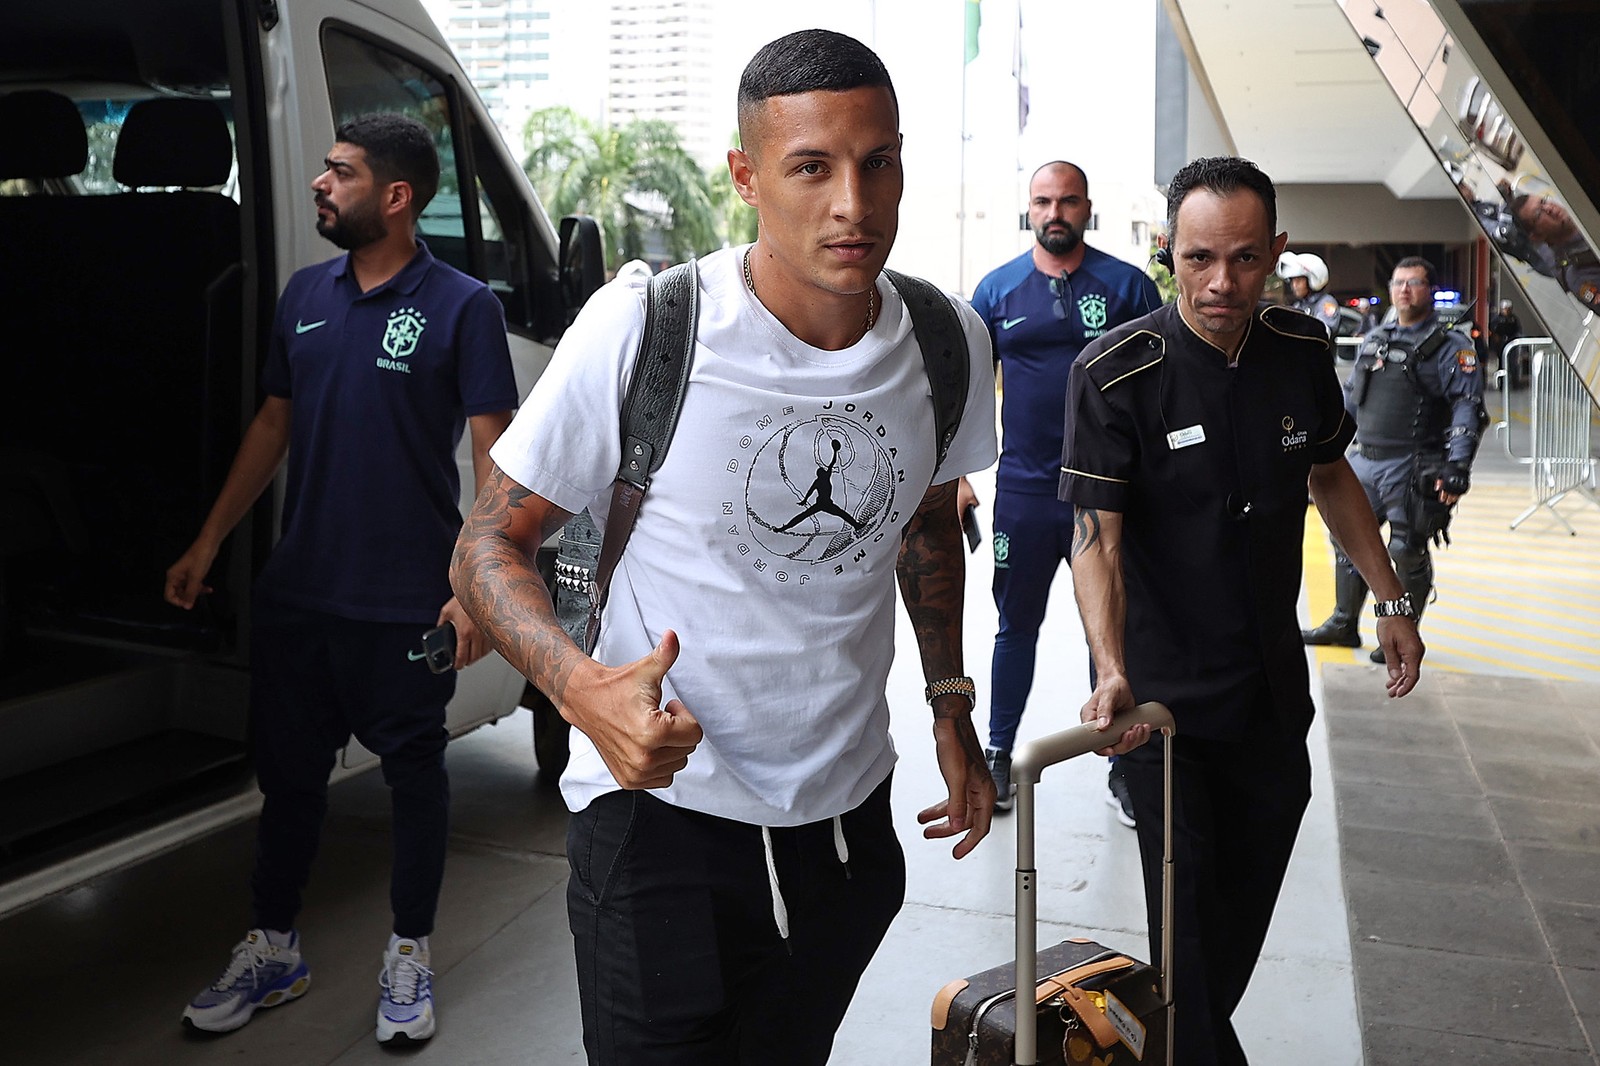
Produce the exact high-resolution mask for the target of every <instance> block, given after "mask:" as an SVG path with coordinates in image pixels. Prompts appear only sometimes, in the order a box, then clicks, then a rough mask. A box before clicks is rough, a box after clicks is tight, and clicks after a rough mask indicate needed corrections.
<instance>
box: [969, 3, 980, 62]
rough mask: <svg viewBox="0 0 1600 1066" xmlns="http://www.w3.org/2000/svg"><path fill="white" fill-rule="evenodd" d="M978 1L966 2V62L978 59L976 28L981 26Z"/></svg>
mask: <svg viewBox="0 0 1600 1066" xmlns="http://www.w3.org/2000/svg"><path fill="white" fill-rule="evenodd" d="M978 3H979V0H967V62H968V63H970V62H972V61H973V60H974V59H977V58H978V27H979V26H982V25H983V12H982V10H980V9H979V7H978Z"/></svg>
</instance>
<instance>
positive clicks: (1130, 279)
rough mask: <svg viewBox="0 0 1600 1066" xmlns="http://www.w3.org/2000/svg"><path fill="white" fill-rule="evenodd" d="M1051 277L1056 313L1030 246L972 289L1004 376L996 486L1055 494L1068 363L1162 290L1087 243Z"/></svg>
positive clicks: (1155, 303) (1154, 304) (1145, 308)
mask: <svg viewBox="0 0 1600 1066" xmlns="http://www.w3.org/2000/svg"><path fill="white" fill-rule="evenodd" d="M1054 279H1055V280H1056V281H1057V287H1058V288H1060V289H1061V296H1060V298H1059V299H1060V303H1059V307H1060V308H1061V310H1062V312H1063V314H1062V316H1060V317H1058V316H1057V314H1056V308H1057V306H1058V304H1057V299H1058V298H1057V296H1056V294H1055V293H1053V292H1051V291H1050V282H1051V280H1052V275H1049V274H1045V273H1042V272H1040V271H1039V270H1038V269H1037V268H1035V267H1034V265H1033V252H1032V251H1031V250H1030V251H1027V252H1023V253H1022V254H1021V255H1019V256H1017V257H1016V258H1015V259H1013V260H1011V261H1010V262H1009V263H1006V264H1005V265H1004V266H1001V267H998V268H997V269H995V270H993V271H991V272H990V273H989V274H988V275H987V276H986V277H985V278H984V279H983V280H982V281H980V282H979V283H978V288H977V289H976V290H975V291H974V292H973V294H972V306H973V309H974V310H976V311H977V312H978V316H979V317H980V318H982V319H983V321H984V323H985V324H986V325H987V326H988V327H989V336H990V337H991V339H992V340H993V341H994V354H995V359H996V360H998V361H999V363H1000V366H1001V369H1002V371H1003V372H1004V374H1005V383H1004V388H1005V403H1004V404H1003V406H1002V407H1001V411H1000V428H1001V440H1002V443H1001V449H1000V469H999V472H998V474H997V475H996V485H997V487H998V488H999V489H1000V490H1001V491H1010V492H1021V493H1026V494H1028V495H1030V496H1049V497H1051V498H1052V499H1053V498H1054V497H1055V495H1056V482H1057V480H1058V479H1059V477H1060V466H1061V433H1062V420H1061V415H1062V411H1063V409H1064V407H1065V405H1066V396H1067V373H1068V371H1069V370H1071V368H1072V361H1073V360H1074V359H1076V358H1077V357H1078V353H1079V352H1080V351H1082V350H1083V347H1084V345H1086V344H1088V343H1089V342H1090V341H1092V340H1094V339H1095V338H1097V337H1099V336H1100V335H1101V334H1103V333H1105V332H1106V331H1108V330H1111V329H1114V328H1116V327H1117V326H1120V325H1121V324H1122V323H1124V322H1127V321H1128V320H1130V319H1133V318H1137V317H1138V316H1140V315H1144V314H1149V313H1150V312H1151V311H1154V310H1155V309H1156V308H1158V307H1160V306H1161V291H1160V290H1159V289H1157V288H1156V284H1155V282H1153V281H1151V280H1150V279H1149V278H1148V277H1146V276H1145V274H1144V273H1143V272H1142V271H1140V270H1137V269H1135V268H1134V267H1132V266H1129V265H1128V264H1127V263H1124V262H1123V261H1122V260H1120V259H1117V258H1116V257H1115V256H1110V255H1107V254H1106V253H1104V252H1102V251H1099V250H1097V249H1095V248H1091V247H1089V246H1088V245H1085V246H1084V251H1083V262H1082V263H1081V264H1079V266H1078V269H1077V270H1075V271H1073V272H1072V273H1071V274H1070V275H1068V277H1067V281H1066V283H1065V284H1062V283H1061V282H1060V281H1059V279H1060V275H1059V274H1057V275H1054Z"/></svg>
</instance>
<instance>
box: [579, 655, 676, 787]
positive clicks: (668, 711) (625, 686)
mask: <svg viewBox="0 0 1600 1066" xmlns="http://www.w3.org/2000/svg"><path fill="white" fill-rule="evenodd" d="M677 661H678V634H676V633H674V632H673V631H672V630H670V629H669V630H667V631H666V633H664V634H663V635H662V637H661V643H660V644H657V645H656V646H655V648H654V649H652V650H651V652H650V654H649V655H646V656H645V657H644V658H642V659H638V660H636V661H634V662H631V663H628V664H627V665H625V666H618V667H604V666H600V665H599V664H595V666H596V669H597V673H596V674H595V675H594V676H593V677H592V678H589V677H585V678H581V679H580V678H578V677H574V678H573V679H572V683H571V684H570V685H569V686H568V687H567V696H568V699H567V701H566V702H565V703H564V704H563V705H562V707H561V714H562V716H563V717H564V718H566V719H567V721H569V722H571V723H572V724H573V725H574V726H575V727H576V728H578V729H580V730H582V731H583V733H584V735H586V736H587V737H588V738H589V739H590V740H591V741H593V742H594V746H595V748H596V749H597V750H598V751H599V752H600V757H601V758H602V759H604V760H605V763H606V768H607V769H609V770H610V771H611V776H612V777H614V778H616V781H617V784H619V785H621V786H622V787H623V788H666V787H667V786H668V785H670V784H672V775H673V774H675V773H677V772H678V771H679V770H682V769H683V768H684V767H685V766H687V765H688V763H689V754H690V753H691V752H693V751H694V749H695V747H696V746H697V745H698V744H699V743H700V739H701V737H702V736H703V734H702V732H701V730H700V723H699V722H697V721H696V720H695V717H694V715H693V714H690V713H689V708H687V707H685V706H684V705H683V701H682V700H672V701H671V702H669V703H668V704H667V705H666V706H665V707H663V706H661V679H662V678H663V677H665V676H667V671H668V670H670V669H672V664H673V663H675V662H677Z"/></svg>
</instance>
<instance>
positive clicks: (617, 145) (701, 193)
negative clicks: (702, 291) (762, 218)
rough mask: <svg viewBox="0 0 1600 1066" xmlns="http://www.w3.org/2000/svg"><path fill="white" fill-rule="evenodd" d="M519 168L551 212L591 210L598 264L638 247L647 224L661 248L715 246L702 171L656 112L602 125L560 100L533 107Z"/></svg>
mask: <svg viewBox="0 0 1600 1066" xmlns="http://www.w3.org/2000/svg"><path fill="white" fill-rule="evenodd" d="M524 137H525V138H526V141H527V144H528V158H527V162H526V163H525V164H524V168H525V169H526V170H527V172H528V177H529V179H530V180H532V181H533V184H534V188H535V189H537V190H538V192H539V195H540V197H541V198H542V199H543V200H544V202H545V205H546V206H547V207H548V208H549V209H550V212H551V214H554V215H557V216H560V215H566V214H571V213H574V212H578V213H582V214H586V215H591V216H593V217H594V218H595V219H596V220H598V221H599V223H600V229H601V232H602V233H603V234H604V235H605V239H606V267H607V268H608V269H610V270H615V269H616V268H617V266H618V265H619V264H621V263H622V262H624V261H626V260H628V259H638V258H641V257H643V256H644V254H645V238H646V234H647V233H649V232H650V231H655V232H657V233H659V234H660V236H661V239H662V243H663V244H665V246H666V251H667V254H668V256H670V257H671V258H672V259H674V260H682V259H687V258H688V257H689V256H691V255H700V254H703V253H705V252H709V251H711V250H713V249H715V248H718V247H720V246H721V244H722V241H721V239H720V237H719V236H718V233H717V212H716V211H715V210H714V209H713V206H712V194H711V186H710V183H709V182H708V181H707V180H706V175H705V172H704V171H702V170H701V169H700V168H699V166H697V165H696V164H695V161H694V160H693V159H692V158H691V157H690V156H689V153H688V152H686V151H684V149H683V145H682V143H681V142H680V141H679V139H678V133H677V130H675V129H674V128H673V127H672V125H671V124H670V123H667V122H662V121H659V120H642V121H635V122H630V123H629V124H628V125H626V126H620V127H614V128H612V127H605V126H601V125H598V124H596V123H593V122H590V121H589V120H587V119H585V118H584V117H583V116H581V115H579V114H577V113H576V112H575V111H573V110H572V109H571V108H567V107H548V108H544V109H542V110H539V111H535V112H534V113H533V114H532V115H531V116H530V117H529V119H528V124H527V126H526V127H525V128H524Z"/></svg>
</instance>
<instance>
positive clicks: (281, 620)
mask: <svg viewBox="0 0 1600 1066" xmlns="http://www.w3.org/2000/svg"><path fill="white" fill-rule="evenodd" d="M426 628H427V626H424V625H419V624H417V623H414V622H410V623H394V622H357V621H352V620H350V619H347V618H338V617H335V616H333V615H328V614H322V613H320V612H315V611H302V610H297V609H293V608H285V607H281V606H276V605H272V604H264V603H260V602H259V601H258V603H257V605H256V609H255V611H254V614H253V625H252V629H251V651H250V689H251V709H250V723H251V742H252V751H251V753H252V757H253V760H254V762H255V768H256V778H257V782H258V784H259V785H260V788H261V794H262V796H263V797H264V800H263V803H262V805H261V821H260V823H259V825H258V827H257V830H256V865H255V872H254V874H253V875H252V877H251V881H250V887H251V893H252V899H253V904H254V911H255V918H254V921H255V924H256V925H257V926H260V927H261V928H263V929H280V930H284V931H287V930H289V929H291V928H293V925H294V919H295V916H296V915H297V914H298V913H299V912H300V903H301V893H302V891H303V890H304V889H305V886H306V883H307V881H308V880H309V879H310V875H311V863H312V860H313V859H314V858H315V857H316V854H317V846H318V843H319V842H320V840H321V837H322V822H323V818H324V817H325V816H326V814H327V812H328V774H329V773H330V772H331V771H332V770H333V763H334V759H336V758H337V757H338V753H339V749H340V748H341V747H343V746H344V744H345V743H346V742H347V741H348V740H349V738H350V736H351V734H354V735H355V737H356V739H357V740H359V741H361V743H362V744H364V745H365V746H366V747H367V750H369V751H371V752H373V753H374V754H375V755H379V756H381V757H382V759H383V779H384V781H385V782H386V783H387V784H388V786H389V791H390V805H391V811H392V817H393V827H394V828H393V833H394V865H393V869H392V871H391V874H390V881H389V901H390V905H391V907H392V908H393V909H394V931H395V932H396V933H398V934H399V935H401V936H408V937H422V936H427V935H428V934H429V933H431V932H432V931H433V919H434V912H435V910H436V909H437V906H438V902H439V886H440V884H441V883H442V881H443V879H444V857H445V848H446V844H447V841H448V837H449V816H450V783H449V779H448V778H447V777H446V776H445V768H444V748H445V743H446V741H448V740H449V734H448V733H447V732H446V731H445V724H444V708H445V704H446V703H448V702H449V700H450V696H451V694H452V693H454V692H455V685H456V678H455V673H454V672H451V673H446V674H433V673H430V672H429V671H428V668H427V667H426V666H425V665H424V664H423V663H420V662H414V661H411V660H410V659H409V658H408V656H407V653H408V652H409V651H411V650H412V649H415V648H420V647H421V639H420V638H421V636H422V631H423V630H424V629H426Z"/></svg>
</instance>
